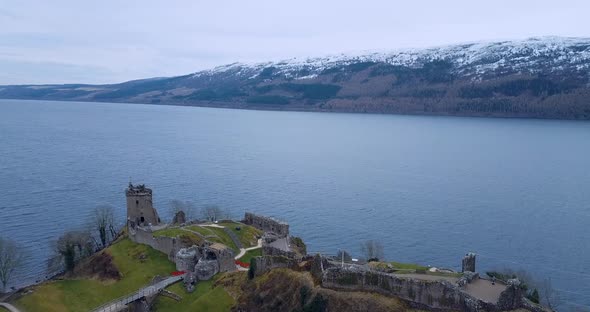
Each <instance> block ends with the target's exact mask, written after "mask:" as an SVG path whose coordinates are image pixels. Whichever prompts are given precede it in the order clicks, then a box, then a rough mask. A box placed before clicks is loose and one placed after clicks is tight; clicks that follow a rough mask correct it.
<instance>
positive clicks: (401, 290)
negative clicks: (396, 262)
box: [321, 267, 520, 312]
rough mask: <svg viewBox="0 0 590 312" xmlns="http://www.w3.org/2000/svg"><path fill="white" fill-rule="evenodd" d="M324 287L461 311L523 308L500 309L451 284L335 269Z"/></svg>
mask: <svg viewBox="0 0 590 312" xmlns="http://www.w3.org/2000/svg"><path fill="white" fill-rule="evenodd" d="M321 283H322V286H323V287H326V288H332V289H345V290H352V291H371V292H377V293H380V294H382V295H385V296H390V297H398V298H401V299H405V300H407V301H409V302H411V303H413V304H414V305H416V306H417V307H420V306H423V307H428V308H431V309H440V310H457V311H468V312H476V311H501V310H512V309H515V308H518V307H520V306H504V307H501V308H500V307H498V306H497V305H495V304H491V303H488V302H484V301H482V300H479V299H477V298H474V297H472V296H470V295H469V294H467V293H465V292H463V291H461V290H460V288H458V287H457V286H456V285H454V284H452V283H450V282H447V281H444V280H442V281H426V280H417V279H410V278H400V277H398V276H395V275H392V274H387V273H382V272H375V271H370V270H362V269H358V268H347V267H345V268H340V267H331V268H328V269H325V270H324V272H323V274H322V281H321Z"/></svg>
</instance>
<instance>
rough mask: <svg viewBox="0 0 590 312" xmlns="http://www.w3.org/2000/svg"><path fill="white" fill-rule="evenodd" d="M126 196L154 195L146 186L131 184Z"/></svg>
mask: <svg viewBox="0 0 590 312" xmlns="http://www.w3.org/2000/svg"><path fill="white" fill-rule="evenodd" d="M125 195H127V196H132V195H140V196H141V195H150V196H151V195H152V189H151V188H147V187H146V186H145V184H138V185H133V184H131V182H129V186H128V187H127V189H126V190H125Z"/></svg>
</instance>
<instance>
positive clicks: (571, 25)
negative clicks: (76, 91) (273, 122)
mask: <svg viewBox="0 0 590 312" xmlns="http://www.w3.org/2000/svg"><path fill="white" fill-rule="evenodd" d="M588 12H590V1H588V0H560V1H555V0H550V1H549V0H535V1H532V0H520V1H519V0H510V1H508V0H494V1H491V0H490V1H476V0H445V1H439V0H431V1H425V0H412V1H394V0H390V1H387V0H380V1H377V0H363V1H344V0H338V1H333V0H324V1H322V0H297V1H288V0H269V1H266V0H264V1H258V0H248V1H244V0H236V1H226V0H215V1H200V0H192V1H190V0H186V1H183V0H178V1H176V0H168V1H151V0H141V1H134V0H125V1H121V0H101V1H79V0H77V1H74V0H71V1H62V0H52V1H47V0H42V1H41V0H39V1H33V0H13V1H9V0H0V85H6V84H45V83H116V82H123V81H127V80H132V79H140V78H149V77H164V76H175V75H182V74H188V73H193V72H196V71H199V70H203V69H209V68H213V67H215V66H219V65H224V64H229V63H234V62H245V63H254V62H265V61H276V60H282V59H288V58H293V57H297V58H305V57H316V56H324V55H330V54H339V53H346V52H359V51H365V50H371V51H375V50H377V51H387V50H396V49H401V48H422V47H432V46H440V45H446V44H454V43H465V42H473V41H494V40H510V39H525V38H529V37H536V36H567V37H590V18H588Z"/></svg>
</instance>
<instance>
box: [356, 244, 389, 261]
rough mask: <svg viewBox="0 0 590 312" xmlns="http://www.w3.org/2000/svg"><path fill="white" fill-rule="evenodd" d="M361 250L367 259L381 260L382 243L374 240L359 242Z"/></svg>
mask: <svg viewBox="0 0 590 312" xmlns="http://www.w3.org/2000/svg"><path fill="white" fill-rule="evenodd" d="M361 251H362V252H363V254H364V255H365V257H367V260H368V261H371V260H376V261H379V260H383V257H384V256H383V245H382V244H381V243H380V242H378V241H375V240H372V239H370V240H368V241H366V242H363V243H362V244H361Z"/></svg>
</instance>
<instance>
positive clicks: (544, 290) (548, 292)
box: [539, 278, 561, 310]
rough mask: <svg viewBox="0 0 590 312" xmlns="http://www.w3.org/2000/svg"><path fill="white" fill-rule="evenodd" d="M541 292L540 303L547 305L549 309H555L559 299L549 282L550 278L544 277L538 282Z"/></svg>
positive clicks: (559, 302)
mask: <svg viewBox="0 0 590 312" xmlns="http://www.w3.org/2000/svg"><path fill="white" fill-rule="evenodd" d="M539 290H540V292H541V298H540V299H541V303H542V304H544V305H546V306H548V307H549V308H550V309H551V310H555V309H556V308H557V307H558V306H559V305H560V304H561V299H560V297H559V293H558V292H557V290H555V289H554V288H553V285H552V284H551V278H546V279H544V280H543V282H541V284H539Z"/></svg>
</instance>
